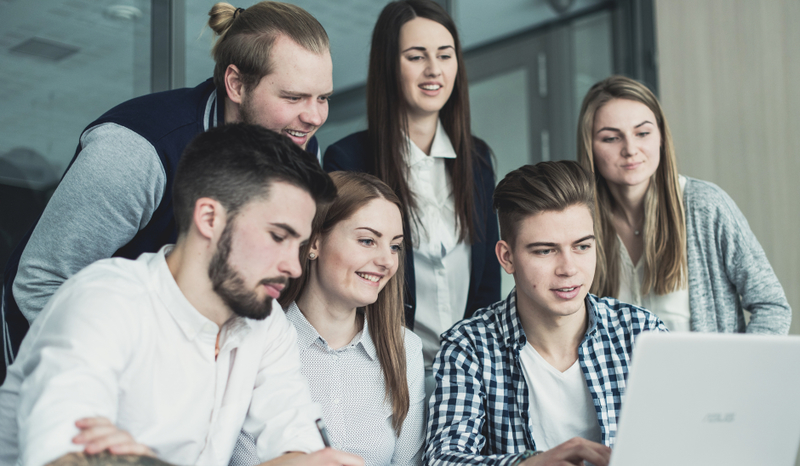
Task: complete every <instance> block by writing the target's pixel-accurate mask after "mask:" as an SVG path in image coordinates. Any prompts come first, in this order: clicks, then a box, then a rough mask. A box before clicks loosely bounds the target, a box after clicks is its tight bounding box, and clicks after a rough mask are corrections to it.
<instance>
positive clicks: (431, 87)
mask: <svg viewBox="0 0 800 466" xmlns="http://www.w3.org/2000/svg"><path fill="white" fill-rule="evenodd" d="M419 87H420V88H422V89H424V90H426V91H438V90H439V89H441V88H442V87H444V86H442V85H441V84H420V86H419Z"/></svg>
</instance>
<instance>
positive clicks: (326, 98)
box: [319, 95, 331, 102]
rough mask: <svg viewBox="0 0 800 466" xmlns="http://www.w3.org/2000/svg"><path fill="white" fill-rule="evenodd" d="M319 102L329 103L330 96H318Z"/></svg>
mask: <svg viewBox="0 0 800 466" xmlns="http://www.w3.org/2000/svg"><path fill="white" fill-rule="evenodd" d="M319 101H320V102H330V101H331V96H329V95H321V96H319Z"/></svg>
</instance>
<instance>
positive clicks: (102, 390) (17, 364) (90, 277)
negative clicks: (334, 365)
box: [0, 246, 322, 466]
mask: <svg viewBox="0 0 800 466" xmlns="http://www.w3.org/2000/svg"><path fill="white" fill-rule="evenodd" d="M170 250H171V246H165V247H164V248H162V249H161V250H160V251H159V252H158V253H154V254H151V253H148V254H142V255H141V256H140V257H139V258H138V259H137V260H135V261H131V260H127V259H121V258H115V259H105V260H101V261H98V262H96V263H94V264H92V265H90V266H88V267H86V268H85V269H83V270H82V271H81V272H79V273H78V274H76V275H75V276H73V277H72V278H70V279H69V280H67V281H66V282H65V283H64V285H63V286H61V288H60V289H59V290H58V292H56V294H55V295H54V296H53V298H52V299H51V300H50V302H49V303H48V305H47V306H46V307H45V309H44V310H43V311H42V313H41V315H40V316H39V317H38V318H37V319H36V321H35V322H34V323H33V326H32V327H31V329H30V331H29V332H28V335H27V336H26V338H25V340H24V341H23V343H22V347H21V349H20V353H19V356H18V358H17V359H16V361H14V364H13V365H11V366H10V367H9V370H8V376H7V378H6V381H5V383H4V385H3V386H2V388H0V419H3V420H4V421H3V422H2V423H0V464H1V465H12V464H14V463H15V462H17V461H18V462H17V464H19V465H29V466H41V465H42V464H45V463H47V462H49V461H52V460H54V459H56V458H59V457H61V456H63V455H64V454H66V453H69V452H75V451H81V450H82V449H83V446H82V445H75V444H73V443H72V438H73V437H74V436H75V435H77V434H78V429H77V428H76V427H75V421H76V420H78V419H80V418H83V417H91V416H103V417H106V418H108V419H109V420H111V422H112V423H113V424H115V425H116V426H117V427H119V428H120V429H123V430H126V431H128V432H129V433H130V434H131V435H132V436H133V438H134V439H135V440H136V441H137V442H139V443H142V444H144V445H147V446H149V447H150V448H152V449H153V450H154V451H155V452H156V454H157V455H158V457H159V458H160V459H162V460H164V461H167V462H169V463H173V464H192V465H215V466H219V465H225V464H228V460H229V458H230V456H231V452H232V450H233V447H234V444H235V443H236V439H237V437H238V435H239V432H240V430H242V428H243V426H244V429H245V430H246V431H247V432H249V433H251V434H252V435H253V437H254V438H255V439H256V440H257V449H258V453H259V456H260V457H261V459H262V461H265V460H269V459H271V458H274V457H276V456H279V455H281V454H282V453H284V452H287V451H303V452H310V451H314V450H317V449H320V448H322V442H321V440H320V436H319V433H318V432H317V430H316V426H315V425H314V419H316V418H317V417H318V414H319V407H318V406H317V405H316V404H314V403H313V402H312V401H311V397H310V394H309V391H308V388H307V385H306V382H305V379H304V378H303V375H302V374H301V373H300V359H299V356H298V352H297V334H296V332H295V330H294V328H293V327H292V325H291V324H290V323H289V322H288V321H287V320H286V317H285V316H284V314H283V312H282V311H281V309H280V306H279V305H278V304H277V303H275V304H274V305H273V311H272V313H271V315H270V316H269V317H267V318H266V319H265V320H262V321H255V320H250V319H244V318H235V319H232V320H231V321H229V322H227V323H226V324H225V325H224V326H223V327H222V329H221V331H220V329H219V327H218V326H217V325H216V324H215V323H213V322H212V321H211V320H209V319H207V318H206V317H204V316H203V315H202V314H200V312H198V311H197V310H196V309H195V308H194V307H193V306H192V305H191V304H190V303H189V301H188V300H187V299H186V297H185V296H184V295H183V293H182V292H181V290H180V289H179V288H178V285H177V284H176V283H175V280H174V278H173V277H172V274H171V273H170V271H169V268H168V267H167V263H166V260H165V253H166V254H168V253H169V251H170ZM218 332H219V333H220V352H219V356H218V357H217V359H216V361H215V359H214V347H215V343H216V338H217V333H218ZM14 420H16V422H14ZM18 448H19V449H18ZM18 455H19V460H17V456H18Z"/></svg>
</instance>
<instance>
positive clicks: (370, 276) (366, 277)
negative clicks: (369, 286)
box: [356, 272, 381, 283]
mask: <svg viewBox="0 0 800 466" xmlns="http://www.w3.org/2000/svg"><path fill="white" fill-rule="evenodd" d="M356 275H358V276H359V277H361V278H363V279H364V280H369V281H371V282H372V283H378V282H379V281H381V277H379V276H378V275H373V274H371V273H364V272H356Z"/></svg>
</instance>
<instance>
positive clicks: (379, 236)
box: [356, 227, 403, 241]
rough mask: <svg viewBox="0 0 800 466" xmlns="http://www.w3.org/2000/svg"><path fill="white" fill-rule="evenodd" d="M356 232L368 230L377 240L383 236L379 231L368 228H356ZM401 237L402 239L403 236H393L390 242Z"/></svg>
mask: <svg viewBox="0 0 800 466" xmlns="http://www.w3.org/2000/svg"><path fill="white" fill-rule="evenodd" d="M356 230H369V231H371V232H372V234H374V235H375V236H377V237H378V238H381V237H382V236H383V233H381V232H380V231H378V230H374V229H372V228H370V227H358V228H356ZM402 237H403V235H397V236H395V237H394V238H392V241H394V240H396V239H398V238H402Z"/></svg>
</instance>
